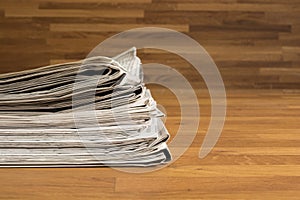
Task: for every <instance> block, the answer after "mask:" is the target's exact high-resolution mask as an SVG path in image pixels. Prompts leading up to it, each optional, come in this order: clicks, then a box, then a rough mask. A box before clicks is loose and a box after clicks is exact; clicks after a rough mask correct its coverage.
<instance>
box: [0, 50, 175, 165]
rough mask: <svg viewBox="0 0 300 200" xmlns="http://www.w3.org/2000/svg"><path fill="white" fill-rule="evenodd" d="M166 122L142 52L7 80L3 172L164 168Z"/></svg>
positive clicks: (0, 103)
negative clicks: (147, 77) (148, 85)
mask: <svg viewBox="0 0 300 200" xmlns="http://www.w3.org/2000/svg"><path fill="white" fill-rule="evenodd" d="M90 83H96V84H95V85H93V84H90ZM75 86H76V87H75ZM91 97H92V98H91ZM163 115H164V114H163V113H162V112H160V111H159V110H158V109H157V107H156V102H155V101H154V100H153V98H152V96H151V93H150V91H149V90H148V89H147V88H146V87H145V84H144V83H143V73H142V69H141V62H140V59H139V58H138V57H137V56H136V49H135V48H132V49H129V50H128V51H126V52H124V53H122V54H120V55H117V56H115V57H114V58H108V57H102V56H96V57H91V58H87V59H84V60H81V61H78V62H71V63H64V64H58V65H51V66H46V67H41V68H37V69H33V70H27V71H21V72H15V73H8V74H2V75H0V147H1V148H0V167H83V166H155V165H159V164H164V163H167V162H168V161H170V160H171V155H170V153H169V150H168V147H167V145H166V141H167V140H168V138H169V134H168V131H167V130H166V128H165V126H164V124H163V122H162V120H161V119H160V118H161V117H162V116H163Z"/></svg>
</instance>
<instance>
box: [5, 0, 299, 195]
mask: <svg viewBox="0 0 300 200" xmlns="http://www.w3.org/2000/svg"><path fill="white" fill-rule="evenodd" d="M299 18H300V0H220V1H218V0H212V1H208V0H40V1H39V0H0V63H1V67H0V73H5V72H13V71H19V70H25V69H30V68H35V67H39V66H43V65H48V64H54V63H61V62H67V61H73V60H78V59H83V58H85V57H86V56H87V54H88V53H89V52H90V51H91V50H92V49H93V48H94V47H95V46H96V45H97V44H99V43H100V42H101V41H103V40H104V39H106V38H108V37H109V36H112V35H114V34H116V33H119V32H121V31H124V30H127V29H130V28H136V27H146V26H158V27H166V28H171V29H174V30H178V31H180V32H183V33H185V34H187V35H189V36H190V37H192V38H193V39H195V40H196V41H198V42H199V43H200V44H201V45H203V47H204V48H205V49H206V50H207V51H208V53H209V54H210V55H211V56H212V58H213V59H214V61H215V62H216V64H217V66H218V68H219V70H220V72H221V74H222V77H223V80H224V83H225V86H226V89H227V101H228V107H227V118H226V124H225V127H224V131H223V133H222V136H221V138H220V140H219V142H218V143H217V145H216V147H215V148H214V150H213V151H212V152H211V153H210V154H209V155H208V156H207V157H206V158H204V159H199V158H198V152H199V147H200V145H201V143H202V141H203V137H204V135H205V133H206V130H207V127H208V124H209V116H210V100H209V96H208V93H207V90H206V88H205V83H204V81H203V80H202V78H201V77H200V76H199V75H197V73H195V70H194V69H193V68H192V67H191V66H189V64H188V63H186V62H185V61H184V60H182V59H181V58H179V57H178V56H176V55H173V54H170V53H167V52H161V51H153V50H141V51H139V56H140V57H141V58H142V61H143V63H148V62H157V63H162V64H167V65H169V66H172V67H174V68H176V69H177V70H178V71H179V72H180V73H182V74H183V75H184V76H185V77H186V78H187V79H188V80H189V81H190V83H191V84H192V86H193V87H194V89H195V91H196V93H197V95H198V98H199V105H200V107H201V124H200V128H199V131H198V134H197V137H196V139H195V140H194V142H193V144H192V145H191V147H190V148H189V149H188V150H187V152H186V153H185V154H184V155H183V156H182V157H181V158H180V159H179V160H178V161H176V162H175V163H173V164H171V165H170V166H168V167H166V168H164V169H163V170H160V171H157V172H152V173H148V174H141V175H136V174H126V173H122V172H118V171H115V170H113V169H110V168H90V169H84V168H81V169H1V170H0V198H1V199H110V198H111V199H176V198H178V199H188V198H189V199H191V198H194V199H299V197H300V192H299V191H300V173H299V172H300V137H299V135H300V132H299V130H300V125H299V119H300V103H299V102H300V95H299V94H300V92H299V91H300V90H299V89H300V20H299ZM149 87H150V88H151V89H152V93H153V96H154V97H155V99H156V100H157V101H158V103H160V104H161V105H162V106H163V107H164V108H165V110H166V112H167V114H168V117H167V120H166V124H167V127H168V129H169V131H170V133H171V136H172V138H173V137H174V135H175V134H176V130H177V129H178V125H179V123H180V109H179V105H178V102H177V101H175V100H174V99H175V96H174V94H172V93H171V92H170V91H169V90H167V89H166V88H163V87H159V86H156V85H149Z"/></svg>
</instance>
